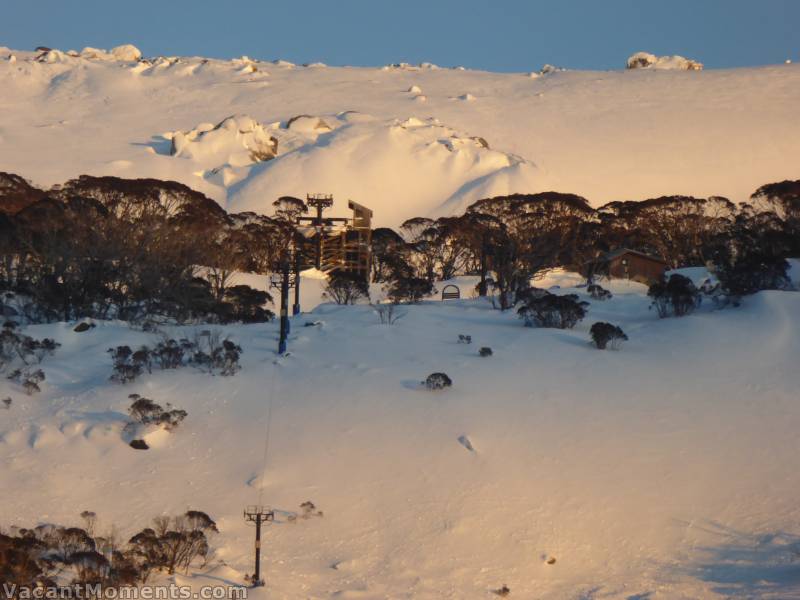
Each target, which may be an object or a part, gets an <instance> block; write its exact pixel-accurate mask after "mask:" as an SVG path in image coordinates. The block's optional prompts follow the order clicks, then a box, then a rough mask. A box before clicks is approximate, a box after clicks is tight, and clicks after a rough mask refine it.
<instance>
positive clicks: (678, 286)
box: [647, 273, 700, 319]
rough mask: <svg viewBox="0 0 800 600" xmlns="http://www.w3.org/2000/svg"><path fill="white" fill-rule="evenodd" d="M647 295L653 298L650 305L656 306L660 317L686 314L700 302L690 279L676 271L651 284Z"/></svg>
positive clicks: (698, 293)
mask: <svg viewBox="0 0 800 600" xmlns="http://www.w3.org/2000/svg"><path fill="white" fill-rule="evenodd" d="M647 295H648V296H650V297H651V298H652V299H653V303H652V305H651V306H655V307H656V311H658V316H659V317H661V318H662V319H663V318H664V317H668V316H670V315H672V316H675V317H683V316H685V315H688V314H690V313H692V312H693V311H694V309H695V308H696V307H697V305H698V304H699V303H700V292H699V291H698V290H697V288H696V287H695V285H694V284H693V283H692V280H691V279H689V278H688V277H684V276H683V275H680V274H678V273H674V274H672V275H670V276H669V279H667V280H663V279H662V280H661V281H657V282H656V283H654V284H653V285H651V286H650V289H648V290H647Z"/></svg>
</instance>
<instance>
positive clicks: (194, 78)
mask: <svg viewBox="0 0 800 600" xmlns="http://www.w3.org/2000/svg"><path fill="white" fill-rule="evenodd" d="M133 50H135V48H134V49H133ZM133 50H131V49H130V48H123V50H120V51H118V52H117V55H118V56H119V57H120V58H122V59H123V60H119V59H118V58H117V56H115V55H113V54H107V53H102V52H101V51H99V50H94V49H92V50H91V51H90V52H84V53H83V55H81V56H69V55H67V54H65V53H62V52H57V51H53V52H50V53H47V54H46V55H45V56H43V57H41V60H42V61H43V62H38V61H37V60H36V58H37V57H38V56H39V54H40V53H33V52H24V51H16V50H10V49H4V48H0V89H2V90H3V91H2V94H0V169H2V170H5V171H11V172H15V173H19V174H21V175H23V176H25V177H27V178H29V179H31V180H32V181H33V182H35V183H36V184H38V185H42V186H50V185H53V184H56V183H60V182H63V181H65V180H66V179H69V178H72V177H75V176H77V175H78V174H82V173H88V174H93V175H116V176H120V177H145V176H146V177H156V178H162V179H174V180H177V181H181V182H183V183H185V184H187V185H189V186H191V187H193V188H195V189H197V190H199V191H202V192H203V193H205V194H207V195H209V196H211V197H213V198H214V199H216V200H217V201H219V202H220V203H221V204H222V205H223V206H225V207H226V208H228V209H230V210H234V211H239V210H258V211H261V212H267V213H270V212H271V211H272V207H271V203H272V201H273V200H275V199H276V198H277V197H278V196H280V195H285V194H289V195H295V196H300V197H304V195H305V194H306V193H307V192H327V193H333V194H334V195H335V196H336V198H337V202H338V206H337V211H338V212H341V211H343V210H346V206H347V204H346V201H347V199H348V198H351V199H353V200H356V201H357V202H360V203H362V204H365V205H367V206H370V207H371V208H372V209H373V210H374V211H375V222H376V223H377V224H378V225H386V226H397V225H398V224H399V223H400V222H402V221H403V220H404V219H406V218H409V217H413V216H438V215H442V214H454V213H458V212H460V211H462V210H463V209H464V208H465V206H467V205H468V204H469V203H471V202H473V201H475V200H477V199H479V198H481V197H486V196H491V195H498V194H506V193H513V192H537V191H546V190H556V191H563V192H572V193H577V194H580V195H583V196H585V197H587V198H588V199H589V200H590V202H591V203H592V204H593V205H595V206H597V205H600V204H603V203H605V202H608V201H612V200H620V199H644V198H650V197H657V196H660V195H666V194H687V195H695V196H702V197H706V196H709V195H723V196H727V197H729V198H731V199H732V200H735V201H742V200H746V199H747V198H748V197H749V195H750V194H751V193H752V192H753V191H754V190H755V189H756V188H757V187H759V186H760V185H762V184H765V183H768V182H773V181H780V180H783V179H787V178H789V179H795V178H797V176H798V172H797V156H800V108H798V107H800V66H798V65H791V64H789V65H774V66H765V67H759V68H742V69H728V70H706V71H687V70H674V69H662V68H652V69H635V70H619V71H559V70H550V71H549V72H546V73H544V74H541V75H539V74H538V73H533V74H528V73H513V74H507V73H505V74H502V73H489V72H482V71H472V70H466V69H454V68H438V67H436V66H434V65H424V66H421V67H413V66H409V65H400V66H390V67H377V68H356V67H327V66H325V65H321V64H316V65H310V66H308V67H302V66H296V65H292V64H290V63H285V62H282V61H276V62H262V61H255V60H252V59H249V58H247V57H242V58H239V59H233V60H229V61H224V60H209V59H204V58H200V57H168V58H165V57H157V58H154V59H150V60H148V61H146V62H141V61H140V62H137V61H134V60H125V59H131V58H133V57H135V56H136V53H135V52H134V51H133ZM624 62H625V61H624V57H620V65H621V66H622V65H624ZM353 111H355V112H353ZM234 115H236V116H238V118H239V119H240V120H242V119H244V120H247V122H255V123H256V124H257V126H258V127H259V128H260V129H259V131H260V133H259V134H258V135H262V134H263V135H264V136H267V138H269V136H274V137H275V139H277V140H278V152H277V157H276V158H273V159H272V160H269V161H266V162H251V161H249V160H248V158H247V156H246V154H247V153H246V152H244V151H245V150H246V149H249V147H248V146H247V144H248V143H250V142H248V141H247V139H251V138H252V135H253V134H251V133H250V134H248V133H244V134H240V133H239V132H237V131H233V130H230V133H231V135H230V136H229V137H225V136H216V137H217V140H216V141H215V142H214V143H213V144H210V145H209V144H206V145H205V147H204V148H203V151H202V152H189V153H186V152H183V153H179V154H178V155H175V156H173V155H171V154H170V150H171V148H172V145H173V142H172V140H173V137H174V136H175V134H176V132H182V135H183V134H186V133H189V132H192V131H195V132H196V133H198V132H204V131H208V130H209V129H212V128H214V127H215V126H216V125H219V124H220V123H222V122H223V121H224V120H225V119H226V118H227V117H230V116H234ZM300 115H308V116H309V117H310V118H309V119H306V120H305V122H303V121H299V122H295V127H293V128H287V127H286V125H287V123H288V122H289V120H290V119H292V118H293V117H296V116H300ZM318 120H322V121H323V122H324V123H325V127H323V128H321V129H318V128H316V127H315V126H314V124H315V123H317V122H318ZM248 136H250V137H248ZM213 137H214V136H211V137H209V138H208V139H212V138H213ZM478 140H482V142H480V141H478ZM251 141H252V139H251ZM483 143H485V145H486V146H488V147H485V146H484V145H483ZM212 146H213V147H212ZM243 152H244V154H243Z"/></svg>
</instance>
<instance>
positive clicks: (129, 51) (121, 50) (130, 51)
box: [111, 44, 142, 62]
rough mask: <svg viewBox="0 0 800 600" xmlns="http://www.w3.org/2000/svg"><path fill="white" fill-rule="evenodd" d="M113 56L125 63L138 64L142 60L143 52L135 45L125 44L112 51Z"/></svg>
mask: <svg viewBox="0 0 800 600" xmlns="http://www.w3.org/2000/svg"><path fill="white" fill-rule="evenodd" d="M111 54H112V56H113V57H114V58H115V59H117V60H120V61H124V62H136V61H137V60H139V59H140V58H142V53H141V51H140V50H139V49H138V48H137V47H136V46H134V45H133V44H123V45H121V46H116V47H114V48H112V49H111Z"/></svg>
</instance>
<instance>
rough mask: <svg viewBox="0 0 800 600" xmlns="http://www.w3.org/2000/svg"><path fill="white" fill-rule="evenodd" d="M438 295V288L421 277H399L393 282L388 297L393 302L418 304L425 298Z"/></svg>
mask: <svg viewBox="0 0 800 600" xmlns="http://www.w3.org/2000/svg"><path fill="white" fill-rule="evenodd" d="M435 293H436V288H434V287H433V284H432V283H431V282H430V281H428V280H427V279H422V278H420V277H399V278H398V279H395V280H394V281H392V282H391V284H390V285H389V288H388V290H387V295H388V296H389V298H390V299H391V300H392V301H393V302H408V303H412V304H413V303H416V302H419V301H420V300H422V299H423V298H424V297H425V296H430V295H431V294H435Z"/></svg>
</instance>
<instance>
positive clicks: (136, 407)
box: [128, 394, 187, 431]
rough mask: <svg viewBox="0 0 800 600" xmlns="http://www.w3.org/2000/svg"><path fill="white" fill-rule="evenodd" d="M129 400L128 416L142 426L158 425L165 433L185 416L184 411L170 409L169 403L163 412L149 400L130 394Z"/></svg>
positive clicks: (178, 423) (176, 425)
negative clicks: (131, 401) (131, 402)
mask: <svg viewBox="0 0 800 600" xmlns="http://www.w3.org/2000/svg"><path fill="white" fill-rule="evenodd" d="M130 398H131V399H132V400H133V404H131V406H130V408H128V414H129V415H130V416H131V418H132V419H133V420H134V421H136V422H138V423H140V424H142V425H160V426H161V427H163V428H164V429H166V430H167V431H172V430H173V429H175V428H176V427H178V425H180V424H181V422H182V421H183V420H184V419H185V418H186V415H187V412H186V411H185V410H181V409H177V408H172V406H171V405H170V404H169V403H167V408H166V410H165V409H163V408H161V406H160V405H159V404H156V403H155V402H153V401H152V400H150V399H149V398H142V397H141V396H139V395H138V394H131V395H130Z"/></svg>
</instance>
